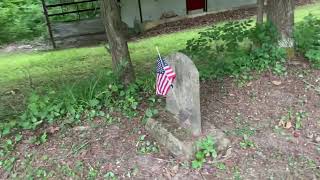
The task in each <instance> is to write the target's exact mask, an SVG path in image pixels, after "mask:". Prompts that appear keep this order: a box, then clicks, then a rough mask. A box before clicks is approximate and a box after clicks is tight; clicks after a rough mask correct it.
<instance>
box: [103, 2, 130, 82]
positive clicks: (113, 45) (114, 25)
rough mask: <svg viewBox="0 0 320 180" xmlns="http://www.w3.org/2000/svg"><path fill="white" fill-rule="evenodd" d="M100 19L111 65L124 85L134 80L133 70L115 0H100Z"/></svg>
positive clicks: (118, 8)
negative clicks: (106, 40)
mask: <svg viewBox="0 0 320 180" xmlns="http://www.w3.org/2000/svg"><path fill="white" fill-rule="evenodd" d="M100 3H101V14H102V21H103V23H104V25H105V29H106V34H107V38H108V43H109V46H110V52H111V56H112V66H113V70H114V72H115V73H116V74H117V75H118V77H119V79H120V80H121V81H122V83H123V84H124V85H128V84H130V83H132V82H133V81H134V80H135V75H134V70H133V66H132V63H131V59H130V54H129V50H128V43H127V39H126V38H125V32H124V30H123V28H122V27H123V26H122V21H121V17H120V7H119V5H118V3H117V0H100Z"/></svg>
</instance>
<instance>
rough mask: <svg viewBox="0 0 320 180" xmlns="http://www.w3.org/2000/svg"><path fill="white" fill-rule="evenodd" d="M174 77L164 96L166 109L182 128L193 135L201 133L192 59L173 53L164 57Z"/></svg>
mask: <svg viewBox="0 0 320 180" xmlns="http://www.w3.org/2000/svg"><path fill="white" fill-rule="evenodd" d="M166 60H167V62H168V63H169V65H170V66H171V67H172V69H173V71H174V72H175V73H176V79H175V81H174V84H173V88H172V89H170V91H169V93H168V95H167V98H166V110H167V111H169V112H171V113H172V114H173V115H174V117H175V118H176V119H177V122H178V123H179V124H180V125H181V127H183V128H187V129H190V130H191V132H192V135H193V136H199V135H200V134H201V113H200V82H199V72H198V69H197V68H196V66H195V65H194V63H193V62H192V60H191V59H190V58H189V57H188V56H186V55H184V54H182V53H175V54H173V55H171V56H169V57H167V58H166Z"/></svg>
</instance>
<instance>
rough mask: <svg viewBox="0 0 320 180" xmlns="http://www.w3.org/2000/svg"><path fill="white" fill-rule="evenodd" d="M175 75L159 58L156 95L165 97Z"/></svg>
mask: <svg viewBox="0 0 320 180" xmlns="http://www.w3.org/2000/svg"><path fill="white" fill-rule="evenodd" d="M175 78H176V74H175V73H174V71H173V69H172V68H171V67H170V66H169V65H168V63H167V62H166V61H165V60H164V59H162V58H161V57H159V58H158V60H157V79H156V94H157V95H161V96H166V95H167V94H168V92H169V90H170V87H172V82H173V81H174V79H175Z"/></svg>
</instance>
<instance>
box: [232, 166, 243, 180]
mask: <svg viewBox="0 0 320 180" xmlns="http://www.w3.org/2000/svg"><path fill="white" fill-rule="evenodd" d="M233 179H234V180H241V174H240V169H239V167H234V168H233Z"/></svg>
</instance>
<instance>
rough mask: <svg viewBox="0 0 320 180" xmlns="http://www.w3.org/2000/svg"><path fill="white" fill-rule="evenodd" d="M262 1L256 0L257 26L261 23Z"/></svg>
mask: <svg viewBox="0 0 320 180" xmlns="http://www.w3.org/2000/svg"><path fill="white" fill-rule="evenodd" d="M263 14H264V0H257V24H262V23H263Z"/></svg>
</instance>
